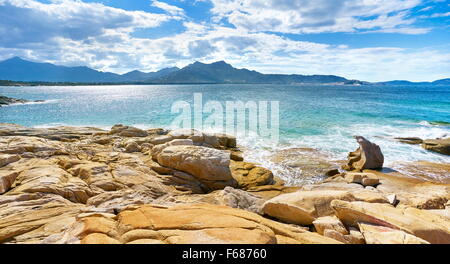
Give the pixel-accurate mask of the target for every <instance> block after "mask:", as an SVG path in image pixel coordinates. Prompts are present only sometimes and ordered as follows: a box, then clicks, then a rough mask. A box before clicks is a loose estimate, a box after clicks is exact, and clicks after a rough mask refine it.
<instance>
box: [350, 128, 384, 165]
mask: <svg viewBox="0 0 450 264" xmlns="http://www.w3.org/2000/svg"><path fill="white" fill-rule="evenodd" d="M355 138H356V141H357V142H358V144H359V147H358V149H357V150H355V151H354V152H350V154H349V155H348V163H347V164H346V165H345V166H343V169H345V170H359V171H361V170H363V169H379V168H382V167H383V162H384V156H383V154H382V153H381V150H380V147H379V146H378V145H376V144H374V143H372V142H370V141H368V140H367V139H365V138H364V137H361V136H355Z"/></svg>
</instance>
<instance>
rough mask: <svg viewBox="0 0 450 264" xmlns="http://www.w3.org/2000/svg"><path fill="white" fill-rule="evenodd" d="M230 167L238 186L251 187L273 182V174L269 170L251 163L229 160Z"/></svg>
mask: <svg viewBox="0 0 450 264" xmlns="http://www.w3.org/2000/svg"><path fill="white" fill-rule="evenodd" d="M230 169H231V174H232V176H233V178H234V179H235V180H236V181H237V183H238V186H239V188H244V189H246V188H251V187H255V186H260V185H270V184H273V183H274V182H273V174H272V172H271V171H270V170H268V169H265V168H262V167H258V166H256V165H255V164H253V163H248V162H242V161H231V162H230Z"/></svg>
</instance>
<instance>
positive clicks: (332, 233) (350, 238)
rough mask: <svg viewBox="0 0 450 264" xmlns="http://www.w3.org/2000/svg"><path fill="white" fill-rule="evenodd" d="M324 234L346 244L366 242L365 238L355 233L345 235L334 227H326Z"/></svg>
mask: <svg viewBox="0 0 450 264" xmlns="http://www.w3.org/2000/svg"><path fill="white" fill-rule="evenodd" d="M323 236H324V237H329V238H332V239H334V240H336V241H339V242H342V243H344V244H364V242H363V241H364V239H363V240H361V238H360V237H358V236H355V235H354V233H353V234H352V235H344V234H342V233H340V232H338V231H336V230H333V229H325V231H324V233H323Z"/></svg>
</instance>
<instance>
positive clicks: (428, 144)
mask: <svg viewBox="0 0 450 264" xmlns="http://www.w3.org/2000/svg"><path fill="white" fill-rule="evenodd" d="M422 147H423V148H424V149H426V150H430V151H434V152H437V153H441V154H444V155H450V137H449V138H437V139H426V140H424V141H423V143H422Z"/></svg>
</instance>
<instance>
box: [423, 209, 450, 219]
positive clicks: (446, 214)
mask: <svg viewBox="0 0 450 264" xmlns="http://www.w3.org/2000/svg"><path fill="white" fill-rule="evenodd" d="M427 212H430V213H433V214H436V215H439V216H441V217H443V218H445V219H447V220H449V221H450V209H448V208H447V209H432V210H427Z"/></svg>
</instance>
